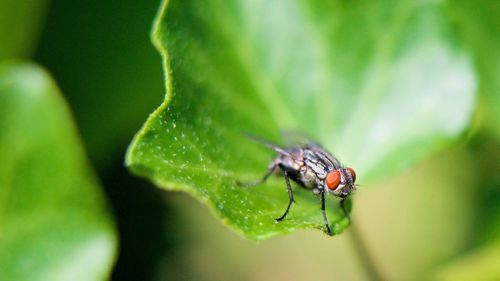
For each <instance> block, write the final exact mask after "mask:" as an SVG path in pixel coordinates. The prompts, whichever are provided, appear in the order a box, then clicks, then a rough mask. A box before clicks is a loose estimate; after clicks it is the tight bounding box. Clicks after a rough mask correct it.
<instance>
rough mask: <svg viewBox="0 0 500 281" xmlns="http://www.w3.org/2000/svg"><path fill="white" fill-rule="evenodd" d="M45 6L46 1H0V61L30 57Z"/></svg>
mask: <svg viewBox="0 0 500 281" xmlns="http://www.w3.org/2000/svg"><path fill="white" fill-rule="evenodd" d="M46 6H47V1H46V0H38V1H17V0H0V38H2V43H1V44H0V60H2V59H7V58H25V57H28V56H30V55H31V53H32V52H33V48H34V47H35V44H36V41H37V40H36V39H37V38H38V33H39V29H40V26H41V25H40V23H41V21H42V19H43V15H44V12H45V7H46Z"/></svg>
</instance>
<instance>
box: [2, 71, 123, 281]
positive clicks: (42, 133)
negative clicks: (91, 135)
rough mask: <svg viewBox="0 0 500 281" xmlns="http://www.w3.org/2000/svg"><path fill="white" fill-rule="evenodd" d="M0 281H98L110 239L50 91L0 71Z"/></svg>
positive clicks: (65, 118)
mask: <svg viewBox="0 0 500 281" xmlns="http://www.w3.org/2000/svg"><path fill="white" fill-rule="evenodd" d="M0 155H1V157H2V160H1V161H0V268H1V269H0V280H103V279H105V278H106V277H107V276H108V274H109V272H110V268H111V265H112V263H113V259H114V255H115V248H116V237H115V232H114V226H113V223H112V221H111V218H110V215H109V213H108V211H107V210H106V207H105V202H104V198H103V194H102V191H101V190H100V188H99V184H98V182H97V181H96V179H95V177H94V175H93V173H92V171H91V170H90V168H89V166H88V164H87V159H86V158H85V155H84V152H83V150H82V147H81V145H80V143H79V140H78V137H77V133H76V130H75V127H74V125H73V124H72V122H71V116H70V113H69V112H68V109H67V107H66V104H65V103H64V101H63V99H62V98H61V95H60V93H59V90H58V89H57V86H56V85H55V84H54V82H53V80H52V78H51V77H50V76H49V75H48V74H47V73H46V72H45V71H44V70H42V69H40V68H39V67H37V66H34V65H31V64H24V63H3V64H1V65H0Z"/></svg>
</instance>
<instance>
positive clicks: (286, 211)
mask: <svg viewBox="0 0 500 281" xmlns="http://www.w3.org/2000/svg"><path fill="white" fill-rule="evenodd" d="M285 181H286V190H287V191H288V206H287V207H286V210H285V213H284V214H283V215H282V216H281V217H279V218H276V219H275V220H276V221H282V220H283V219H284V218H285V217H286V215H287V214H288V211H290V206H292V203H293V202H295V200H293V192H292V186H291V185H290V177H289V176H288V172H287V171H285Z"/></svg>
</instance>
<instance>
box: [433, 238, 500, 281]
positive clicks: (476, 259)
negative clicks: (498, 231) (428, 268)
mask: <svg viewBox="0 0 500 281" xmlns="http://www.w3.org/2000/svg"><path fill="white" fill-rule="evenodd" d="M499 260H500V241H493V242H492V243H488V244H486V245H484V246H482V247H480V248H478V249H474V250H473V251H471V252H470V253H468V254H466V255H462V256H460V257H459V258H457V259H455V260H453V261H452V262H450V263H448V264H445V265H444V266H443V267H442V268H440V269H439V270H438V271H437V273H436V274H435V276H434V279H433V280H440V281H452V280H453V281H473V280H481V281H489V280H491V281H495V280H500V267H499V266H498V261H499Z"/></svg>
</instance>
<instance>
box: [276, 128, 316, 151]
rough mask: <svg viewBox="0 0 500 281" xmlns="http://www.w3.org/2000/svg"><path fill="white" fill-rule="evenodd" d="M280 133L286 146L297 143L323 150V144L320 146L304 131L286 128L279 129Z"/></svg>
mask: <svg viewBox="0 0 500 281" xmlns="http://www.w3.org/2000/svg"><path fill="white" fill-rule="evenodd" d="M280 133H281V136H282V137H283V140H284V142H285V144H286V145H287V146H294V145H299V146H302V147H316V148H320V149H323V150H324V148H323V146H321V145H320V144H319V142H317V141H315V140H314V139H313V138H310V137H309V136H308V135H306V134H304V133H300V132H297V131H288V130H283V131H280Z"/></svg>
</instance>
